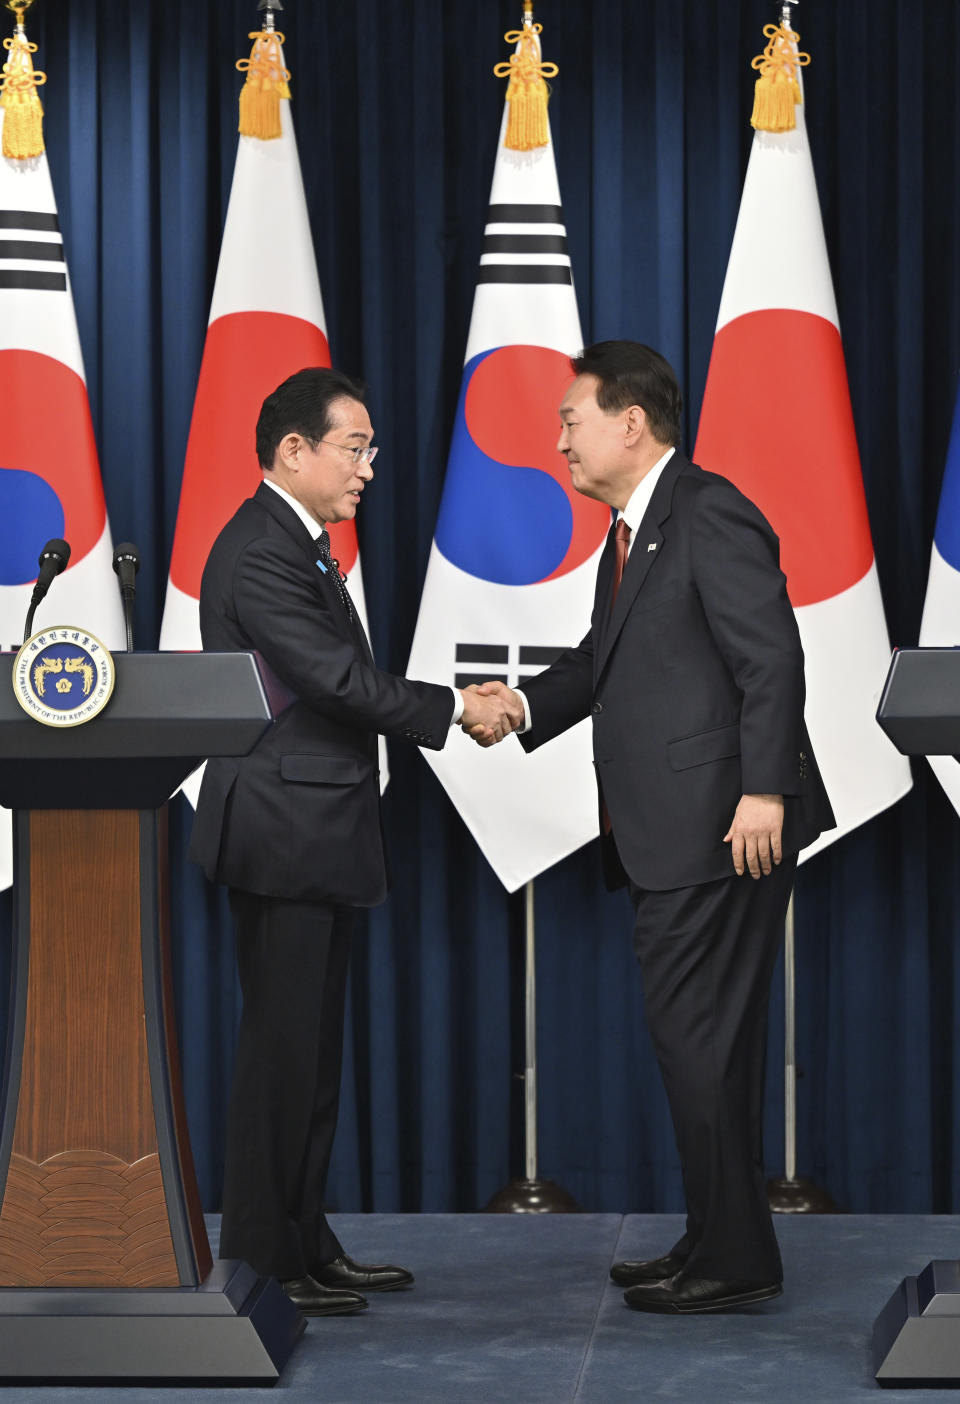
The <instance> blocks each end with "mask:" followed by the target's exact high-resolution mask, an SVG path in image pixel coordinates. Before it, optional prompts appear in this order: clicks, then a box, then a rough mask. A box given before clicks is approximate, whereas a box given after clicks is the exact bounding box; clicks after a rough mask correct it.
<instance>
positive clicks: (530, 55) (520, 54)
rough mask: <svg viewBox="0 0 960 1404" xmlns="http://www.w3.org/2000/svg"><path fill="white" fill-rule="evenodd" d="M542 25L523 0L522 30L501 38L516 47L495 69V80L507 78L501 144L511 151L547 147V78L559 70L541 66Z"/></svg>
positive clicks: (528, 0) (527, 0)
mask: <svg viewBox="0 0 960 1404" xmlns="http://www.w3.org/2000/svg"><path fill="white" fill-rule="evenodd" d="M542 31H543V25H542V24H534V22H533V0H523V28H522V29H508V30H507V32H506V34H505V35H504V36H503V37H504V39H505V40H506V42H507V43H508V44H516V45H517V48H516V50H515V52H514V53H512V54H511V55H510V59H509V61H508V62H506V63H498V64H497V65H496V67H495V68H494V70H493V72H494V76H495V77H497V78H509V79H510V82H509V83H508V84H507V102H508V103H509V104H510V113H509V116H508V117H507V133H506V136H505V137H504V139H503V144H504V146H505V147H507V149H508V150H510V151H533V150H535V149H536V147H538V146H546V144H547V141H548V140H549V135H548V130H547V100H548V98H549V96H550V89H549V88H548V87H547V83H546V79H547V78H555V77H556V76H557V74H558V73H559V72H560V70H559V69H558V68H557V65H556V64H555V63H544V62H543V59H542V58H541V56H540V38H539V36H540V34H541V33H542Z"/></svg>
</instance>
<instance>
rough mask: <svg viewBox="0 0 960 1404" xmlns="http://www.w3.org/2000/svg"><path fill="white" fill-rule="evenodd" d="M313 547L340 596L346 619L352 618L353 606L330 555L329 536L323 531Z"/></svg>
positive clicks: (337, 566)
mask: <svg viewBox="0 0 960 1404" xmlns="http://www.w3.org/2000/svg"><path fill="white" fill-rule="evenodd" d="M314 545H315V546H316V548H317V555H318V556H319V558H320V562H321V564H322V565H323V566H324V568H325V570H326V573H327V575H328V576H329V577H330V579H331V580H332V581H333V583H334V585H335V586H336V591H337V594H338V595H339V596H340V603H341V604H342V605H343V607H344V609H345V610H346V611H347V618H348V619H352V618H353V605H352V604H351V603H350V596H349V595H348V594H347V587H346V585H345V584H344V583H343V576H342V575H341V574H340V566H339V563H338V562H337V561H335V560H334V559H333V557H332V556H331V555H330V535H329V533H328V532H327V531H326V530H324V531H322V532H321V533H320V535H319V536H318V537H317V539H316V541H315V542H314Z"/></svg>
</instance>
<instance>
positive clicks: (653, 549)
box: [647, 541, 657, 551]
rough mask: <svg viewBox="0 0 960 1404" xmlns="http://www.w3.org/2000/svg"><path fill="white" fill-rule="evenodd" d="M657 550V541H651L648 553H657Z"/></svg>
mask: <svg viewBox="0 0 960 1404" xmlns="http://www.w3.org/2000/svg"><path fill="white" fill-rule="evenodd" d="M656 549H657V543H656V542H655V541H651V542H650V545H649V546H648V547H647V550H648V551H655V550H656Z"/></svg>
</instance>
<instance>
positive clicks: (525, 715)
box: [513, 687, 533, 736]
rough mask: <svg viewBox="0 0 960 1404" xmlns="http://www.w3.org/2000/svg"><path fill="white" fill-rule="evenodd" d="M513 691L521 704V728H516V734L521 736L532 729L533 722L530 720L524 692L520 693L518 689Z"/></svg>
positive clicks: (528, 704)
mask: <svg viewBox="0 0 960 1404" xmlns="http://www.w3.org/2000/svg"><path fill="white" fill-rule="evenodd" d="M513 690H514V692H515V693H516V694H517V696H518V697H519V698H520V701H521V702H522V703H523V726H518V727H517V731H518V733H519V734H520V735H521V736H522V735H523V734H524V732H527V731H530V730H531V728H532V727H533V722H532V721H531V720H530V703H529V702H528V701H527V694H526V693H525V692H521V691H520V689H519V688H518V687H515V688H514V689H513Z"/></svg>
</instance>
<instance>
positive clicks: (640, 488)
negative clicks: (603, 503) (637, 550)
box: [617, 447, 676, 547]
mask: <svg viewBox="0 0 960 1404" xmlns="http://www.w3.org/2000/svg"><path fill="white" fill-rule="evenodd" d="M675 452H676V449H675V448H673V447H671V448H668V449H667V451H666V453H665V454H664V455H663V457H662V458H658V459H657V461H656V463H655V464H654V465H653V467H652V468H651V469H650V471H649V473H646V474H645V475H644V476H643V477H642V478H641V479H640V481H639V483H637V486H636V487H635V488H634V489H633V492H632V493H631V494H630V498H629V500H628V502H627V505H626V507H624V509H623V511H622V512H621V513H620V516H621V517H623V518H624V519H625V520H626V523H627V526H628V527H629V528H630V545H631V547H632V546H633V543H634V539H635V538H636V535H637V527H638V526H639V525H640V523H641V522H642V521H643V514H644V512H645V511H646V510H647V508H648V507H649V506H650V499H651V497H652V496H653V489H654V488H655V487H656V486H657V481H658V479H659V477H660V474H661V473H662V472H663V470H664V468H666V466H667V464H668V463H669V462H670V460H671V458H672V457H673V455H674V453H675ZM617 520H618V521H619V520H620V518H619V517H618V518H617Z"/></svg>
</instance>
